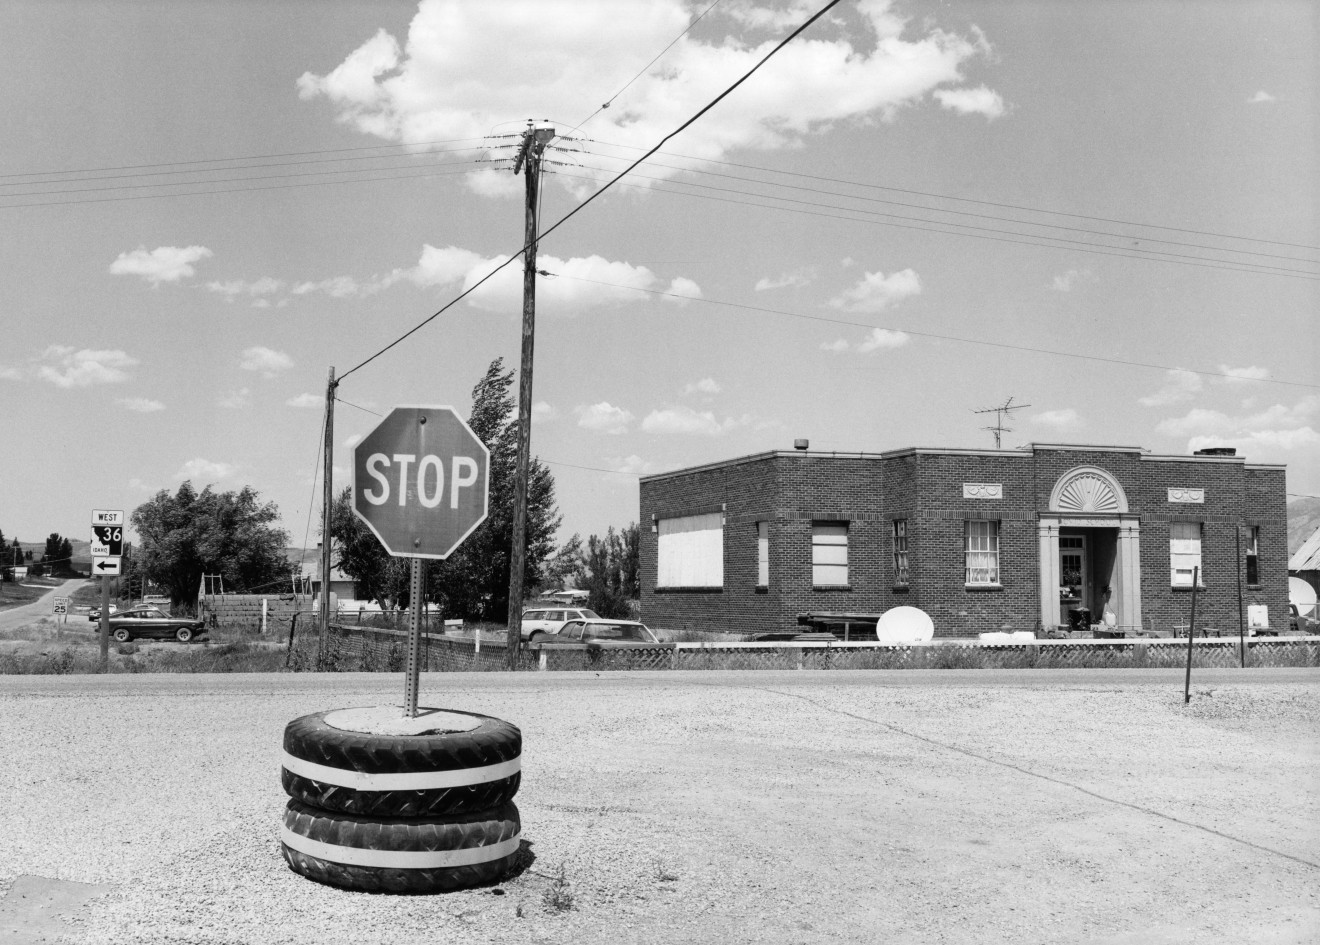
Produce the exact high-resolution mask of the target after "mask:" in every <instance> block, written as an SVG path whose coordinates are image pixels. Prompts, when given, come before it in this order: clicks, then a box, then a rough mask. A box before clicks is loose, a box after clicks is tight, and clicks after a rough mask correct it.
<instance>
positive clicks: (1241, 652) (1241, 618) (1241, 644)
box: [1233, 525, 1247, 669]
mask: <svg viewBox="0 0 1320 945" xmlns="http://www.w3.org/2000/svg"><path fill="white" fill-rule="evenodd" d="M1233 537H1234V538H1236V539H1237V592H1238V661H1239V665H1240V666H1241V668H1242V669H1246V668H1247V628H1246V624H1247V615H1246V612H1245V611H1244V610H1243V609H1242V603H1243V602H1242V526H1241V525H1234V526H1233Z"/></svg>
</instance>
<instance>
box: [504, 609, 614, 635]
mask: <svg viewBox="0 0 1320 945" xmlns="http://www.w3.org/2000/svg"><path fill="white" fill-rule="evenodd" d="M599 619H600V615H599V614H597V613H596V612H595V611H594V610H588V609H587V608H585V607H567V608H565V607H538V608H535V609H533V610H526V611H523V615H522V638H523V639H524V640H530V639H531V638H532V634H534V633H538V632H539V633H558V632H559V631H560V628H562V627H563V626H564V624H566V623H568V622H569V621H570V620H599Z"/></svg>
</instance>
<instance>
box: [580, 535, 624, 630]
mask: <svg viewBox="0 0 1320 945" xmlns="http://www.w3.org/2000/svg"><path fill="white" fill-rule="evenodd" d="M574 537H576V536H574ZM640 547H641V530H640V529H639V528H638V527H637V524H636V523H633V524H630V525H626V526H624V527H623V528H622V529H620V530H619V531H617V532H616V531H615V530H614V526H612V525H611V526H610V527H609V529H608V530H607V531H606V532H605V537H604V538H600V537H599V536H597V535H592V536H590V537H589V538H588V539H587V548H586V551H584V552H583V553H582V554H581V557H580V559H579V561H580V567H579V570H578V573H577V581H578V587H580V588H581V589H582V590H584V591H586V592H587V593H588V594H589V595H590V596H588V598H587V606H588V607H590V608H591V609H592V610H594V611H595V612H596V613H598V614H600V615H601V616H602V617H613V618H624V617H631V616H632V615H633V613H634V606H635V605H634V603H633V602H634V601H636V600H638V599H639V598H640V597H641V584H640V582H639V580H638V567H639V562H640Z"/></svg>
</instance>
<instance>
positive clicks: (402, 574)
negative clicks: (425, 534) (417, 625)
mask: <svg viewBox="0 0 1320 945" xmlns="http://www.w3.org/2000/svg"><path fill="white" fill-rule="evenodd" d="M330 537H331V539H332V540H333V542H334V543H333V545H332V546H331V547H332V550H333V551H334V553H335V554H336V555H337V556H338V557H337V558H336V559H335V560H334V561H333V562H332V566H333V567H336V568H338V569H339V570H340V571H343V572H344V573H345V574H347V575H348V576H349V577H351V578H352V579H353V583H354V585H355V593H356V594H357V596H358V597H361V598H363V599H365V600H374V601H379V602H380V605H381V606H382V607H384V608H385V609H387V610H389V609H393V608H395V607H401V606H403V604H404V602H406V600H407V598H408V569H409V562H408V559H407V558H395V557H394V556H393V555H391V554H390V553H389V552H387V551H386V550H385V547H384V546H383V545H382V544H381V543H380V541H379V540H378V539H377V538H376V536H375V535H374V534H373V533H372V531H371V529H369V528H367V526H366V524H365V523H364V522H363V521H362V519H360V518H358V517H357V515H355V514H354V512H353V493H352V490H351V489H347V488H346V489H344V491H343V492H341V493H340V494H339V498H337V499H336V500H335V503H334V505H333V506H331V508H330Z"/></svg>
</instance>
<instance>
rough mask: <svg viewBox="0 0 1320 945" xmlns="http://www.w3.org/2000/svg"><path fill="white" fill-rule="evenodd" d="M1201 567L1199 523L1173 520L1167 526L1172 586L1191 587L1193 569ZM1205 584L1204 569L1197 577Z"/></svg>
mask: <svg viewBox="0 0 1320 945" xmlns="http://www.w3.org/2000/svg"><path fill="white" fill-rule="evenodd" d="M1200 567H1201V523H1200V522H1174V523H1173V525H1172V526H1171V527H1170V528H1169V570H1170V572H1171V575H1170V580H1171V581H1172V583H1173V586H1174V587H1191V586H1192V573H1193V571H1194V569H1196V568H1200ZM1199 580H1200V582H1201V584H1202V585H1204V584H1205V569H1204V568H1202V570H1201V576H1200V578H1199Z"/></svg>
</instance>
